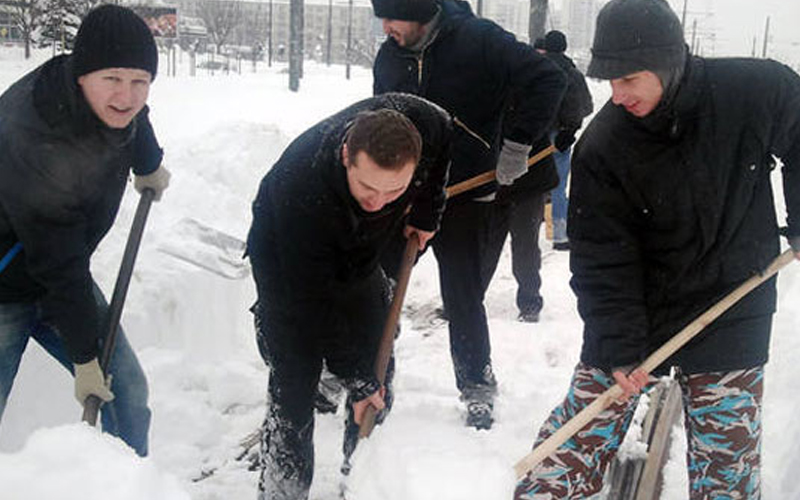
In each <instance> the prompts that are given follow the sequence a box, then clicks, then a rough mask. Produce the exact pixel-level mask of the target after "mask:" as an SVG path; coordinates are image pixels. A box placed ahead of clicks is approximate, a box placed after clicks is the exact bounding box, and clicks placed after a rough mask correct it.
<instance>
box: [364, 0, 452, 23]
mask: <svg viewBox="0 0 800 500" xmlns="http://www.w3.org/2000/svg"><path fill="white" fill-rule="evenodd" d="M372 8H373V10H375V17H379V18H381V19H396V20H399V21H416V22H419V23H422V24H425V23H427V22H428V21H430V20H431V19H433V16H435V15H436V12H437V11H438V10H439V7H438V6H437V5H436V0H372Z"/></svg>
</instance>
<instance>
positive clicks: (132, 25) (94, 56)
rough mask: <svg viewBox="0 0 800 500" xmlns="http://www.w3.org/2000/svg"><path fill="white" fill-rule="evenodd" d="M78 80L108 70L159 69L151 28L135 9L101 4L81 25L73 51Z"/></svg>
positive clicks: (152, 71) (150, 70) (153, 71)
mask: <svg viewBox="0 0 800 500" xmlns="http://www.w3.org/2000/svg"><path fill="white" fill-rule="evenodd" d="M72 60H73V71H74V73H75V78H78V77H79V76H82V75H85V74H87V73H91V72H93V71H97V70H100V69H106V68H135V69H143V70H145V71H147V72H149V73H150V74H151V75H152V76H153V78H155V77H156V72H157V70H158V50H157V49H156V43H155V40H153V35H152V33H150V28H148V27H147V25H146V24H145V22H144V21H143V20H142V18H140V17H139V16H138V15H136V13H134V12H133V11H132V10H130V9H128V8H125V7H120V6H118V5H111V4H108V5H101V6H100V7H97V8H96V9H93V10H92V11H91V12H89V14H87V15H86V17H85V18H84V19H83V22H81V26H80V28H79V29H78V35H77V37H76V38H75V48H74V49H73V50H72Z"/></svg>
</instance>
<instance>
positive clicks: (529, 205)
mask: <svg viewBox="0 0 800 500" xmlns="http://www.w3.org/2000/svg"><path fill="white" fill-rule="evenodd" d="M510 219H511V220H510V223H509V229H510V231H511V269H512V272H513V273H514V278H515V279H516V280H517V307H518V308H519V311H520V313H523V314H525V313H531V312H538V311H540V310H541V309H542V296H541V295H540V293H539V289H540V288H541V286H542V278H541V277H540V276H539V270H540V269H541V267H542V252H541V250H540V249H539V228H540V227H541V225H542V220H543V219H544V193H532V194H528V195H527V196H521V195H520V196H517V197H516V198H515V199H514V201H513V202H512V203H511V216H510Z"/></svg>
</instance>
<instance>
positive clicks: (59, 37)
mask: <svg viewBox="0 0 800 500" xmlns="http://www.w3.org/2000/svg"><path fill="white" fill-rule="evenodd" d="M27 1H31V0H27ZM42 2H43V3H44V4H45V7H44V14H43V16H44V18H43V19H42V20H41V21H40V26H41V38H42V39H49V40H52V42H53V50H54V51H55V46H56V45H57V43H60V44H61V50H62V51H63V50H65V49H68V48H71V47H72V44H73V42H74V41H75V35H76V34H77V33H78V27H79V26H80V24H81V19H83V17H84V16H85V15H86V14H87V13H88V12H89V11H90V10H91V9H92V8H93V7H94V6H96V5H97V4H98V3H99V0H42Z"/></svg>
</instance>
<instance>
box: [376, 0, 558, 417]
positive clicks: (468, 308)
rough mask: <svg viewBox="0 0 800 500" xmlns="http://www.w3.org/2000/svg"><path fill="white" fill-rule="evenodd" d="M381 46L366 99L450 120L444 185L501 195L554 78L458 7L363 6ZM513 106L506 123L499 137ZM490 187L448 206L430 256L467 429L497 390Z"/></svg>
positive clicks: (410, 0)
mask: <svg viewBox="0 0 800 500" xmlns="http://www.w3.org/2000/svg"><path fill="white" fill-rule="evenodd" d="M372 4H373V7H374V9H375V15H376V16H377V17H379V18H381V19H382V21H383V30H384V32H385V33H386V34H387V35H389V38H387V40H386V41H385V42H384V43H383V44H382V45H381V48H380V50H379V51H378V55H377V56H376V58H375V66H374V69H373V71H374V77H375V81H374V92H375V94H381V93H383V92H389V91H400V92H409V93H413V94H417V95H419V96H422V97H425V98H426V99H429V100H431V101H433V102H435V103H436V104H438V105H440V106H442V107H443V108H444V109H446V110H447V111H449V112H450V113H451V114H452V115H453V119H454V123H455V125H456V126H455V138H454V143H453V153H452V154H453V157H452V167H451V169H450V183H451V184H455V183H458V182H460V181H464V180H466V179H469V178H472V177H474V176H476V175H479V174H481V173H484V172H487V171H490V170H493V169H496V174H497V183H499V184H500V185H505V186H508V185H511V184H512V183H513V182H514V181H515V180H516V179H517V178H519V177H521V176H522V175H524V174H525V172H527V159H528V154H529V153H530V152H531V149H532V144H534V142H536V141H537V140H540V138H542V137H545V136H546V135H547V132H548V131H549V129H550V125H551V123H552V120H553V118H554V117H555V112H556V110H557V109H558V104H559V101H560V100H561V96H562V94H563V92H564V89H565V77H564V75H563V73H562V72H561V71H560V70H559V69H558V68H557V67H556V66H555V65H554V64H553V63H551V62H550V61H548V60H547V58H545V57H544V56H542V55H541V54H538V53H537V52H536V51H535V50H534V49H533V48H532V47H530V46H529V45H526V44H524V43H521V42H519V41H517V40H516V39H515V38H514V36H513V35H512V34H511V33H509V32H507V31H505V30H503V29H502V28H500V27H499V26H498V25H497V24H495V23H493V22H491V21H489V20H486V19H480V18H477V17H476V16H475V15H474V14H473V13H472V11H471V9H470V6H469V4H468V3H467V2H464V1H460V0H442V1H439V0H373V2H372ZM514 96H518V97H519V99H518V101H517V103H516V111H515V112H516V115H517V116H516V119H515V120H514V122H513V124H512V126H509V127H508V128H507V129H506V130H505V131H504V130H503V129H502V127H503V121H504V117H505V112H506V110H507V109H508V106H509V103H510V101H511V99H512V98H513V97H514ZM497 183H494V182H493V183H490V184H487V185H485V186H482V187H479V188H476V189H474V190H472V191H469V192H467V193H464V194H461V195H458V196H456V197H454V198H452V199H450V200H449V201H448V205H447V210H446V211H445V214H444V218H443V220H442V229H441V231H439V233H438V234H437V236H436V238H435V239H434V240H433V243H432V246H433V250H434V253H435V255H436V259H437V261H438V264H439V281H440V287H441V292H442V301H443V303H444V309H445V312H446V315H447V318H448V320H449V329H450V349H451V353H452V356H453V365H454V371H455V376H456V385H457V387H458V389H459V391H460V392H461V397H462V399H463V400H464V401H466V403H467V412H468V413H467V425H471V426H474V427H476V428H479V429H486V428H489V427H490V426H491V424H492V408H493V399H494V394H495V392H496V386H497V382H496V381H495V377H494V374H493V371H492V364H491V352H490V351H491V349H490V343H489V328H488V325H487V321H486V311H485V309H484V306H483V299H484V295H485V293H486V289H487V287H488V285H489V282H490V280H491V278H492V275H493V274H494V271H495V269H496V267H497V262H498V259H499V256H500V252H501V250H502V245H503V241H504V240H505V237H506V235H507V234H508V224H509V206H508V204H506V203H495V194H496V191H497V189H498V184H497Z"/></svg>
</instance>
